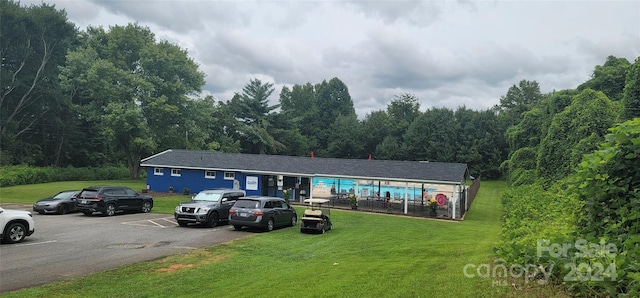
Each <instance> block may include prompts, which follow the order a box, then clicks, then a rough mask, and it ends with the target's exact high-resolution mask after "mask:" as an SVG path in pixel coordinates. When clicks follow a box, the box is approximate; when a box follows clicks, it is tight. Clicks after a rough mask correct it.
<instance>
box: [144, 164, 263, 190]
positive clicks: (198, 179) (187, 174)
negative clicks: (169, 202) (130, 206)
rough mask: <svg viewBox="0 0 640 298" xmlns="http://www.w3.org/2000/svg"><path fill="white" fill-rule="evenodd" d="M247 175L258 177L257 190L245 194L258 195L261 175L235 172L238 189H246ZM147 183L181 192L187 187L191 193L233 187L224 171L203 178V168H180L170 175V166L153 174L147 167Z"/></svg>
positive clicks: (151, 185)
mask: <svg viewBox="0 0 640 298" xmlns="http://www.w3.org/2000/svg"><path fill="white" fill-rule="evenodd" d="M247 176H252V177H258V190H247V191H246V192H247V195H260V194H261V189H262V176H261V175H254V174H244V173H240V172H235V180H238V182H239V183H240V189H246V183H247V179H246V177H247ZM147 185H148V187H149V189H150V190H152V191H158V192H168V191H169V186H173V189H174V190H175V192H180V193H181V192H182V191H183V189H184V188H189V190H190V192H191V193H197V192H199V191H202V190H204V189H213V188H233V180H226V179H224V172H222V171H216V177H215V179H212V178H205V171H204V170H190V169H181V170H180V176H179V177H178V176H171V168H163V169H162V175H156V174H155V168H147Z"/></svg>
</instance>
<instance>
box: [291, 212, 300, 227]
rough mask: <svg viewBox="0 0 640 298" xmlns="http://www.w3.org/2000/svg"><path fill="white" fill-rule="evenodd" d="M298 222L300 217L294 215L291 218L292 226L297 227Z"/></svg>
mask: <svg viewBox="0 0 640 298" xmlns="http://www.w3.org/2000/svg"><path fill="white" fill-rule="evenodd" d="M297 222H298V217H297V216H296V215H295V214H294V215H293V216H292V217H291V223H290V225H291V226H292V227H293V226H295V225H296V223H297Z"/></svg>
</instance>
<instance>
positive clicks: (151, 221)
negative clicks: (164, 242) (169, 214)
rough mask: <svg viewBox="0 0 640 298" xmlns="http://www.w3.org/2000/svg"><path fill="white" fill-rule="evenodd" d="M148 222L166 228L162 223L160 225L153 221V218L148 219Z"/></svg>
mask: <svg viewBox="0 0 640 298" xmlns="http://www.w3.org/2000/svg"><path fill="white" fill-rule="evenodd" d="M149 222H150V223H152V224H154V225H156V226H158V227H160V228H163V229H164V228H166V227H165V226H163V225H161V224H159V223H157V222H155V221H153V220H149Z"/></svg>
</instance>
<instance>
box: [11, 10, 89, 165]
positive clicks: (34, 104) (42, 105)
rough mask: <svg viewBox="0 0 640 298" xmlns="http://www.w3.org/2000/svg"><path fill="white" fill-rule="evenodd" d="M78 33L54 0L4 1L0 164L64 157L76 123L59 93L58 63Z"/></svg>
mask: <svg viewBox="0 0 640 298" xmlns="http://www.w3.org/2000/svg"><path fill="white" fill-rule="evenodd" d="M76 36H77V31H76V28H75V26H74V25H73V23H72V22H70V21H69V20H68V19H67V15H66V13H65V12H64V11H59V10H56V9H55V6H53V5H48V4H44V3H43V4H41V5H39V6H36V5H31V6H29V7H23V6H21V5H20V2H14V1H7V0H0V57H2V61H1V66H0V85H1V86H2V88H1V89H2V90H0V144H1V145H0V148H1V150H2V154H0V155H1V156H2V159H0V164H30V165H51V164H53V165H58V164H60V163H62V162H63V158H64V154H63V153H62V150H63V149H64V145H63V144H64V141H65V140H66V139H68V138H69V137H70V136H71V132H72V131H74V130H75V129H76V127H75V126H74V122H73V121H71V119H69V117H68V115H69V111H68V109H69V104H68V102H66V101H65V100H64V98H63V97H62V96H61V95H60V87H59V81H58V67H59V66H61V65H63V64H64V59H65V54H66V52H67V50H68V49H69V48H71V47H72V46H73V45H74V43H75V42H76ZM49 157H53V158H51V159H49Z"/></svg>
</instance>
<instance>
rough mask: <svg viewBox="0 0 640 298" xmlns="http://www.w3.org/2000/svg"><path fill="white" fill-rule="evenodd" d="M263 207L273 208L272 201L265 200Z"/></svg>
mask: <svg viewBox="0 0 640 298" xmlns="http://www.w3.org/2000/svg"><path fill="white" fill-rule="evenodd" d="M264 208H265V209H272V208H273V202H272V201H267V202H266V203H264Z"/></svg>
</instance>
